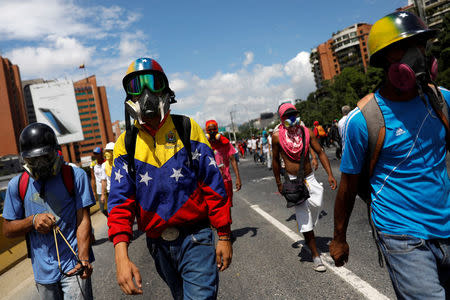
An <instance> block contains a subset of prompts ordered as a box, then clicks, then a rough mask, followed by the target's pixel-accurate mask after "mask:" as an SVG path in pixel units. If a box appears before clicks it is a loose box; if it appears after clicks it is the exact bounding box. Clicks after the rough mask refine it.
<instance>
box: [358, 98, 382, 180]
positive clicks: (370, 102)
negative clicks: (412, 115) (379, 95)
mask: <svg viewBox="0 0 450 300" xmlns="http://www.w3.org/2000/svg"><path fill="white" fill-rule="evenodd" d="M357 105H358V108H359V109H360V110H361V113H362V114H363V116H364V119H366V124H367V134H368V142H369V147H368V152H367V155H366V157H367V163H368V164H369V176H372V174H373V170H374V169H375V165H376V163H377V161H378V157H379V156H380V152H381V149H382V148H383V143H384V138H385V136H386V126H385V123H384V117H383V114H382V113H381V109H380V106H379V105H378V102H377V100H376V99H375V94H374V93H370V94H368V95H366V96H365V97H364V98H362V99H361V100H360V101H358V104H357Z"/></svg>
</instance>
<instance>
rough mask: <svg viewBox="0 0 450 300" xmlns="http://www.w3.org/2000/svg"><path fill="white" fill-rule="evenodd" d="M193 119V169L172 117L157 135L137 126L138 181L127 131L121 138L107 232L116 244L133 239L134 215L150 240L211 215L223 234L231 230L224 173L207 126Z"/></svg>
mask: <svg viewBox="0 0 450 300" xmlns="http://www.w3.org/2000/svg"><path fill="white" fill-rule="evenodd" d="M190 120H191V136H190V141H191V152H192V160H193V167H192V168H189V167H188V161H189V158H188V155H187V151H186V149H185V148H184V146H183V143H182V141H181V140H180V137H179V135H178V133H177V131H176V130H175V125H174V124H173V121H172V118H171V117H170V115H169V116H168V117H167V118H166V119H165V121H164V122H163V123H162V125H161V126H160V128H159V129H158V130H157V131H156V133H154V137H153V136H152V135H151V134H149V132H148V131H147V130H146V129H144V128H142V127H141V126H139V125H136V126H137V127H138V128H139V133H138V135H137V139H136V153H135V165H136V178H135V180H133V179H132V178H131V176H130V175H129V174H128V168H127V152H126V149H125V133H122V135H120V137H119V138H118V140H117V141H116V144H115V146H114V164H113V168H112V172H111V189H110V194H109V197H108V212H109V216H108V226H109V230H108V235H109V239H110V240H111V241H113V243H114V245H115V244H117V243H119V242H122V241H125V242H128V243H129V242H130V238H131V236H132V225H133V222H134V219H135V217H136V218H137V221H138V227H139V229H140V230H142V231H145V232H146V234H147V236H148V237H150V238H157V237H159V236H160V235H161V232H162V231H163V230H164V229H165V228H167V227H168V226H176V225H179V226H182V225H183V224H187V223H195V222H197V221H202V220H204V219H206V218H209V221H210V223H211V225H212V226H213V227H215V228H216V229H217V233H218V234H219V235H224V234H229V233H230V224H231V214H230V209H229V206H228V205H227V197H226V192H225V188H224V184H223V179H222V175H221V174H220V171H219V168H218V167H217V164H216V162H215V160H214V153H213V151H212V149H211V147H210V144H209V143H208V140H207V139H206V136H205V134H204V132H203V130H202V129H201V128H200V126H199V125H198V124H197V123H196V122H195V121H194V120H192V119H190Z"/></svg>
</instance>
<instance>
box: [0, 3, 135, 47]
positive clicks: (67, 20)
mask: <svg viewBox="0 0 450 300" xmlns="http://www.w3.org/2000/svg"><path fill="white" fill-rule="evenodd" d="M140 17H141V15H140V14H139V13H133V14H128V13H127V12H126V11H125V10H124V9H123V8H121V7H119V6H111V7H104V6H91V7H89V8H83V7H81V6H77V5H76V4H75V3H74V2H73V1H72V0H68V1H63V0H45V1H42V0H21V1H1V2H0V20H2V22H0V40H26V41H31V40H40V39H42V38H45V37H48V36H78V37H86V38H91V39H99V38H104V37H106V36H108V35H115V34H116V32H117V31H118V30H119V31H121V30H124V29H126V28H127V27H128V26H129V25H130V24H132V23H134V22H136V21H137V20H138V19H139V18H140Z"/></svg>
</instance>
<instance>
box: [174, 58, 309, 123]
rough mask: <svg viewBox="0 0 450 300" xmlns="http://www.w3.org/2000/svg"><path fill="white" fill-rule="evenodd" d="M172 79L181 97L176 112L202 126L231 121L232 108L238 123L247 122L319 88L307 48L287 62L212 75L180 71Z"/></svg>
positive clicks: (175, 107) (176, 91)
mask: <svg viewBox="0 0 450 300" xmlns="http://www.w3.org/2000/svg"><path fill="white" fill-rule="evenodd" d="M169 79H171V81H170V82H171V87H172V88H173V89H174V91H175V93H177V95H178V97H177V99H178V100H179V101H178V103H177V104H175V105H173V106H172V109H173V110H174V112H176V113H184V114H187V115H190V116H192V117H194V119H196V120H197V121H198V122H199V124H200V125H201V126H203V125H204V122H205V121H206V120H208V119H216V120H217V121H218V122H219V123H220V124H221V125H226V124H229V123H230V122H231V120H230V112H233V116H234V121H235V122H236V123H239V124H240V123H244V122H247V121H248V120H250V119H254V118H258V117H259V115H260V113H262V112H275V111H276V109H277V107H278V103H279V102H280V101H284V100H293V99H296V98H306V96H307V95H308V94H309V93H310V92H311V91H313V90H314V89H315V87H314V78H313V74H312V72H311V66H310V64H309V53H307V52H300V53H298V54H297V55H296V56H295V57H294V58H292V59H291V60H289V61H288V62H286V63H285V64H273V65H269V66H263V65H255V66H254V67H253V68H252V69H251V70H247V69H240V70H238V71H236V72H234V73H222V72H217V73H216V74H214V75H213V76H211V77H210V78H199V77H198V76H196V75H195V74H191V73H176V74H169ZM181 83H182V84H181ZM179 86H181V87H182V89H181V90H178V89H177V88H178V87H179Z"/></svg>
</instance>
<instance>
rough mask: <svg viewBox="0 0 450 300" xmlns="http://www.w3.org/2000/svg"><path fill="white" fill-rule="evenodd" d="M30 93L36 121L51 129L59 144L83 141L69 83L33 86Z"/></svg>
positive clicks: (72, 91)
mask: <svg viewBox="0 0 450 300" xmlns="http://www.w3.org/2000/svg"><path fill="white" fill-rule="evenodd" d="M30 92H31V97H32V99H33V105H34V111H35V113H36V119H37V121H38V122H40V123H45V124H47V125H49V126H50V127H52V128H53V130H54V131H55V133H56V137H57V138H58V143H59V144H67V143H72V142H79V141H82V140H83V139H84V137H83V129H82V128H81V121H80V115H79V113H78V106H77V100H76V99H75V91H74V88H73V83H72V82H71V81H68V80H63V81H55V82H48V83H41V84H33V85H31V86H30Z"/></svg>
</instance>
